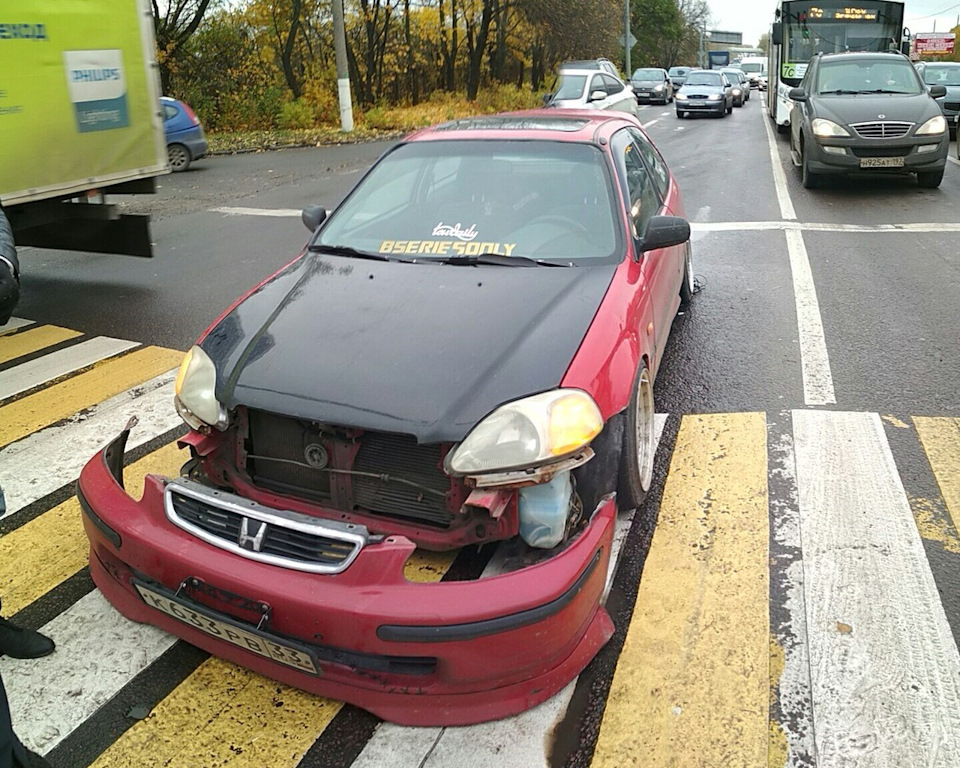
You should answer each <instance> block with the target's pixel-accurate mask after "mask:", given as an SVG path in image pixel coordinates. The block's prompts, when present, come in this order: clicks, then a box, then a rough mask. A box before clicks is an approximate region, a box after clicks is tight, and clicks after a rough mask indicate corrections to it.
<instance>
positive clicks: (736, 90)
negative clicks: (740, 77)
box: [733, 88, 740, 96]
mask: <svg viewBox="0 0 960 768" xmlns="http://www.w3.org/2000/svg"><path fill="white" fill-rule="evenodd" d="M733 95H734V96H739V95H740V89H739V88H734V89H733Z"/></svg>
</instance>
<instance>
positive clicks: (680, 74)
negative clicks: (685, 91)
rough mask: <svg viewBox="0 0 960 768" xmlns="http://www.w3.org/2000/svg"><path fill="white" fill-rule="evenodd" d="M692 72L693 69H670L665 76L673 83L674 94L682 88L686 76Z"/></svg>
mask: <svg viewBox="0 0 960 768" xmlns="http://www.w3.org/2000/svg"><path fill="white" fill-rule="evenodd" d="M692 71H693V67H670V69H668V70H667V74H668V75H669V76H670V82H671V83H673V92H674V93H676V92H677V91H679V90H680V88H681V87H683V83H684V81H685V80H686V79H687V75H688V74H690V72H692Z"/></svg>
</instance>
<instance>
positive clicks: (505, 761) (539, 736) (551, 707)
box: [351, 413, 667, 768]
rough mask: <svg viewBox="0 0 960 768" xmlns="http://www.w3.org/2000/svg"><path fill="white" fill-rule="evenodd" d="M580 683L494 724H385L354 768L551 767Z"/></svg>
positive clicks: (496, 561) (617, 534)
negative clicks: (552, 748) (554, 736)
mask: <svg viewBox="0 0 960 768" xmlns="http://www.w3.org/2000/svg"><path fill="white" fill-rule="evenodd" d="M666 423H667V414H661V413H658V414H657V415H656V421H655V428H656V439H657V445H658V446H659V443H660V437H661V436H662V434H663V428H664V426H665V425H666ZM635 511H636V510H632V509H631V510H625V511H623V512H620V513H619V514H618V515H617V523H616V529H615V531H614V535H613V546H612V548H611V552H610V567H609V568H608V570H607V586H606V590H607V591H608V592H609V589H610V585H611V583H612V580H613V575H614V573H615V569H616V566H617V565H618V564H619V554H620V550H621V548H622V546H623V542H624V541H625V540H626V538H627V533H629V531H630V525H631V523H632V522H633V516H634V513H635ZM513 551H514V550H513V548H512V547H509V546H505V545H501V546H500V547H498V548H497V551H496V552H495V553H494V555H493V557H492V558H491V559H490V562H489V563H488V564H487V567H486V568H485V569H484V571H483V574H482V575H481V576H480V578H482V579H486V578H490V577H493V576H499V575H501V574H503V573H506V572H508V571H510V570H513V569H514V568H515V567H516V561H514V560H512V559H511V557H510V555H511V554H512V552H513ZM576 682H577V681H576V680H573V681H571V682H570V684H569V685H567V686H566V687H565V688H564V689H563V690H562V691H560V692H559V693H558V694H557V695H556V696H554V697H553V698H551V699H548V700H547V701H545V702H543V703H542V704H540V705H538V706H536V707H534V708H533V709H529V710H527V711H526V712H521V713H520V714H519V715H514V716H513V717H508V718H506V719H504V720H496V721H494V722H491V723H481V724H480V725H471V726H464V727H458V728H404V727H401V726H398V725H388V724H384V725H382V726H380V728H378V729H377V731H376V733H375V734H374V735H373V737H372V738H371V739H370V741H369V742H368V743H367V745H366V747H364V750H363V752H361V753H360V756H359V757H358V758H357V761H356V762H354V763H353V765H352V766H351V768H449V767H450V766H457V768H489V766H492V765H503V766H523V768H537V767H538V766H543V768H548V762H547V754H546V743H545V741H544V739H545V737H546V735H547V734H549V733H550V732H551V731H552V729H553V727H554V726H555V725H556V724H557V722H559V720H560V719H561V718H562V717H563V715H564V713H565V712H566V711H567V706H568V705H569V704H570V697H571V696H573V692H574V689H575V688H576ZM413 745H416V746H415V747H414V746H413ZM398 755H399V757H398Z"/></svg>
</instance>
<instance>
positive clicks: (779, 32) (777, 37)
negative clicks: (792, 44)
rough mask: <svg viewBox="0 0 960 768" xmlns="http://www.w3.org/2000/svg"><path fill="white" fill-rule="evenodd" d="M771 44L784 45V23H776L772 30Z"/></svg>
mask: <svg viewBox="0 0 960 768" xmlns="http://www.w3.org/2000/svg"><path fill="white" fill-rule="evenodd" d="M770 42H772V43H773V44H774V45H783V22H782V21H778V22H775V23H774V25H773V27H772V28H771V29H770Z"/></svg>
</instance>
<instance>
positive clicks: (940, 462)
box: [913, 416, 960, 538]
mask: <svg viewBox="0 0 960 768" xmlns="http://www.w3.org/2000/svg"><path fill="white" fill-rule="evenodd" d="M913 423H914V425H916V427H917V433H918V434H919V436H920V442H921V443H922V444H923V450H924V451H926V454H927V460H928V461H929V462H930V467H931V468H932V469H933V474H934V476H935V477H936V478H937V484H938V485H939V486H940V494H941V495H942V496H943V500H944V502H945V503H946V505H947V511H948V512H949V513H950V518H951V519H952V520H953V526H954V529H956V530H958V531H960V419H956V418H947V417H931V416H914V418H913ZM922 533H923V532H922V531H921V534H922ZM951 538H953V537H951Z"/></svg>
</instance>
